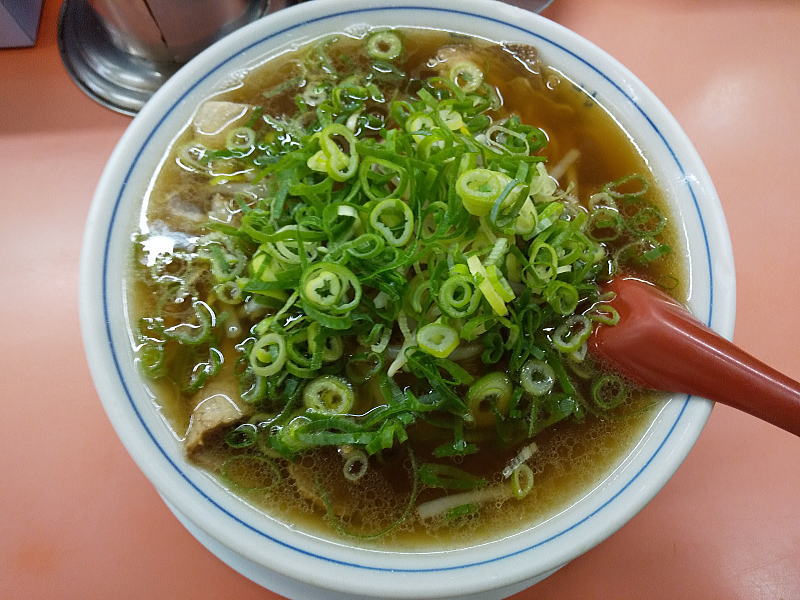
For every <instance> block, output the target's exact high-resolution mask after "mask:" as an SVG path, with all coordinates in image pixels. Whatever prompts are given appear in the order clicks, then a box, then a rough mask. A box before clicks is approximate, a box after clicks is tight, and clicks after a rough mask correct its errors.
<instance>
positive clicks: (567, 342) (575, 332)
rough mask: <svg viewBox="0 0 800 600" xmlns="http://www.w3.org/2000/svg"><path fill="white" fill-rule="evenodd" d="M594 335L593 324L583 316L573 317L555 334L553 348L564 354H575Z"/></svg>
mask: <svg viewBox="0 0 800 600" xmlns="http://www.w3.org/2000/svg"><path fill="white" fill-rule="evenodd" d="M591 333H592V322H591V321H590V320H589V319H588V318H587V317H585V316H583V315H572V316H571V317H568V318H567V319H566V320H565V321H564V322H563V323H561V325H559V326H558V327H556V330H555V331H554V332H553V346H554V347H555V349H556V350H558V351H559V352H561V353H562V354H569V353H570V352H575V351H576V350H577V349H578V348H579V347H580V345H581V344H583V343H584V342H585V341H586V340H587V339H589V336H590V335H591Z"/></svg>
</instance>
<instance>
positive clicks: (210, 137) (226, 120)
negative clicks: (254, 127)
mask: <svg viewBox="0 0 800 600" xmlns="http://www.w3.org/2000/svg"><path fill="white" fill-rule="evenodd" d="M252 110H253V107H252V106H251V105H249V104H242V103H240V102H228V101H224V100H208V101H206V102H204V103H203V104H202V106H200V108H199V109H197V113H196V114H195V116H194V119H193V120H192V127H193V128H194V132H195V134H196V135H195V139H197V141H199V142H200V143H202V144H203V145H205V146H206V147H207V148H215V149H220V148H224V147H225V139H226V137H227V135H228V131H229V130H230V129H232V128H234V127H241V126H242V125H244V124H245V123H247V121H248V120H249V118H250V116H251V113H252Z"/></svg>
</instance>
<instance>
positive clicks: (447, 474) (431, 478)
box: [417, 463, 486, 490]
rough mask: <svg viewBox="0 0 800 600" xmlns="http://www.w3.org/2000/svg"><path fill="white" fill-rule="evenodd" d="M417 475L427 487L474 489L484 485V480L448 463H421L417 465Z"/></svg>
mask: <svg viewBox="0 0 800 600" xmlns="http://www.w3.org/2000/svg"><path fill="white" fill-rule="evenodd" d="M417 477H419V480H420V482H421V483H423V484H424V485H427V486H428V487H435V488H444V489H447V490H474V489H475V488H479V487H483V486H485V485H486V480H485V479H483V478H481V477H476V476H475V475H472V474H470V473H467V472H466V471H463V470H461V469H459V468H457V467H451V466H450V465H440V464H436V463H423V464H421V465H420V466H419V470H418V471H417Z"/></svg>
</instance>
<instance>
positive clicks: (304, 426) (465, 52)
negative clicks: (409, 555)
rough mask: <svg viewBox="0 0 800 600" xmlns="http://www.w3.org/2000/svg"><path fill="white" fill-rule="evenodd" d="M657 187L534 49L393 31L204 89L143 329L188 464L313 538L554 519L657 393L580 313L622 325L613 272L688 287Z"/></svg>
mask: <svg viewBox="0 0 800 600" xmlns="http://www.w3.org/2000/svg"><path fill="white" fill-rule="evenodd" d="M397 44H399V46H398V45H397ZM473 96H474V98H473ZM465 98H466V99H465ZM481 102H485V103H486V106H485V107H483V108H481V106H479V105H480V103H481ZM423 106H424V108H421V107H423ZM392 130H397V132H396V133H391V131H392ZM437 135H438V136H439V137H436V136H437ZM304 146H307V147H309V148H310V150H309V151H308V153H307V154H306V155H303V161H299V162H297V164H295V163H288V162H286V158H285V156H286V155H288V154H290V153H292V152H294V153H302V152H303V151H304V150H303V149H304ZM465 155H466V156H467V158H464V156H465ZM535 156H540V157H542V159H543V160H542V162H538V161H539V159H535V158H531V157H535ZM365 157H371V158H369V159H367V158H365ZM470 157H472V158H470ZM282 160H283V161H284V162H280V161H282ZM368 160H371V161H372V163H371V166H370V167H369V168H367V167H365V166H364V164H365V162H367V161H368ZM275 165H280V168H276V167H275ZM287 165H291V168H289V167H287ZM431 165H434V166H433V167H431ZM511 165H513V166H511ZM538 165H542V167H539V166H538ZM412 170H413V176H412V175H410V172H411V171H412ZM479 176H480V177H484V178H485V179H484V180H482V183H480V185H478V184H475V185H474V186H473V187H472V188H465V187H464V186H468V184H469V182H468V181H467V180H469V179H470V177H472V178H473V179H475V178H476V177H479ZM448 177H449V179H448ZM404 178H406V179H414V181H413V182H411V181H408V180H406V179H404ZM652 179H653V175H652V173H651V172H650V170H649V168H648V165H647V162H646V160H645V158H644V157H643V156H642V154H641V152H640V151H639V150H638V148H637V147H636V145H635V144H634V142H633V141H632V140H631V139H630V137H629V136H628V135H627V133H626V132H625V131H624V130H623V129H622V128H621V127H620V126H619V124H618V123H617V122H616V121H615V120H614V119H613V118H612V117H611V116H610V114H609V113H608V112H607V111H606V109H605V108H604V107H602V106H601V105H600V104H599V103H598V101H597V100H596V99H595V98H594V97H592V95H591V94H590V93H588V92H587V91H586V90H583V89H581V88H580V87H579V86H578V85H576V83H575V82H572V81H570V80H569V79H568V77H567V76H566V75H564V74H562V73H560V72H558V71H556V70H554V69H552V68H550V67H548V66H547V65H545V64H544V63H543V62H542V61H541V60H540V59H539V57H538V54H537V52H536V50H535V49H534V48H532V47H529V46H519V45H500V44H493V43H489V42H486V41H483V40H479V39H474V38H468V37H465V36H462V35H458V34H453V33H449V32H442V31H429V30H425V31H422V30H396V31H394V30H393V31H378V32H371V33H370V34H368V35H367V36H366V37H364V38H354V37H351V36H348V35H344V34H340V35H338V36H335V38H326V39H325V40H318V41H315V42H313V43H311V44H309V45H308V46H306V47H304V48H301V49H299V50H297V51H295V52H290V53H287V54H285V55H282V56H280V57H278V58H275V59H272V60H270V61H269V62H267V63H265V64H263V65H260V66H258V67H255V68H253V69H252V70H250V71H249V72H248V73H247V74H246V76H244V77H243V79H242V80H241V82H240V83H238V84H237V85H235V86H233V87H231V89H228V90H226V91H224V92H223V93H220V94H218V95H216V96H214V97H213V98H210V99H208V100H207V101H206V102H205V103H204V104H203V105H202V106H201V107H199V109H198V111H197V114H196V117H195V119H194V121H193V123H192V124H191V125H190V126H189V127H188V128H187V130H186V131H185V132H183V133H182V134H181V135H180V136H179V137H178V138H177V139H176V141H175V143H174V145H173V147H172V148H171V149H169V150H168V156H167V159H166V160H165V161H164V162H163V165H162V167H161V169H160V171H159V173H157V174H156V176H155V179H154V185H153V188H152V191H151V193H150V194H149V196H148V197H147V198H146V201H145V203H144V204H143V209H142V219H141V223H142V226H141V229H140V230H139V231H138V232H137V233H136V234H135V235H134V252H133V256H134V260H133V263H134V264H133V267H132V271H131V277H130V288H131V297H132V300H133V302H132V303H131V306H132V309H131V330H132V337H133V338H134V340H135V344H136V349H137V352H138V360H139V362H140V365H141V367H142V370H143V372H144V373H145V375H147V376H148V381H149V385H150V386H151V389H152V390H153V396H154V401H155V402H156V403H157V404H158V406H159V407H160V409H161V410H162V412H163V414H164V416H165V418H166V420H167V421H168V422H169V424H170V426H171V427H172V429H173V430H174V432H175V434H176V436H177V438H179V439H180V440H181V442H182V443H183V444H184V445H185V447H186V451H187V455H188V457H189V458H190V460H192V461H193V462H195V463H196V464H198V465H199V466H201V467H203V468H205V469H206V470H207V471H208V472H209V473H210V474H211V475H213V476H214V477H216V478H217V479H218V480H219V481H220V482H221V483H222V484H223V485H225V486H227V487H228V488H229V489H230V490H231V491H232V492H233V493H235V494H237V495H238V496H240V497H241V498H242V499H244V500H245V501H247V502H248V503H250V504H252V505H254V506H256V507H258V508H259V509H261V510H263V511H264V512H265V513H267V514H269V515H271V516H273V517H275V518H277V519H279V520H281V521H283V522H285V523H287V524H290V525H291V526H293V527H297V528H300V529H302V530H305V531H309V532H313V533H315V534H318V535H323V536H328V537H339V538H343V539H346V540H347V541H349V542H351V543H357V544H362V545H365V546H370V547H378V548H391V549H409V550H411V549H436V548H447V547H463V546H468V545H471V544H477V543H481V542H483V541H486V540H488V539H492V538H496V537H500V536H503V535H507V534H509V533H512V532H514V531H518V530H520V529H522V528H524V527H528V526H532V525H534V524H536V523H537V522H541V521H542V520H544V519H546V518H547V517H548V516H550V515H552V514H554V513H555V512H557V511H558V510H560V509H563V508H564V507H566V506H568V505H569V503H570V502H572V501H574V500H576V499H577V498H578V497H580V495H581V494H582V493H584V492H586V491H587V490H589V489H591V487H592V486H593V485H596V484H598V483H599V482H600V481H601V480H602V479H603V477H604V476H605V475H606V474H607V473H608V472H609V470H610V469H612V468H613V467H614V466H615V465H616V464H618V462H619V461H620V460H621V459H622V458H623V457H624V456H625V454H626V452H628V451H629V450H630V449H631V448H632V447H633V445H634V444H635V443H636V441H637V440H638V439H639V438H640V436H641V435H642V433H643V431H644V428H645V427H646V425H647V424H648V423H649V422H650V421H651V419H652V418H653V416H654V414H655V413H656V411H657V410H658V407H659V406H660V396H659V395H658V394H657V393H656V392H652V391H646V390H641V389H637V388H635V387H634V386H632V385H630V384H629V383H627V382H624V381H622V380H620V379H619V378H617V377H616V376H614V375H613V374H610V373H607V372H606V371H605V370H604V369H603V368H602V366H601V365H597V364H594V362H593V361H592V358H591V356H585V335H584V334H585V333H586V332H585V331H582V330H581V328H585V327H587V326H588V327H592V326H598V325H597V323H607V322H613V311H611V312H610V311H609V310H608V309H607V308H606V305H605V304H604V302H605V301H608V300H609V299H608V298H605V297H603V296H602V295H601V291H600V290H599V287H598V285H599V284H601V283H602V282H603V281H604V280H607V279H608V278H609V277H610V276H611V275H612V274H614V273H616V274H619V273H624V274H633V275H635V276H638V277H641V278H643V279H646V280H648V281H650V282H653V283H654V284H656V285H659V286H661V287H662V288H664V289H667V290H668V291H669V292H670V293H671V294H672V295H673V296H675V297H676V298H678V299H679V300H683V299H684V293H685V292H684V287H683V281H684V276H683V268H684V267H683V262H682V252H681V251H680V246H679V242H678V240H677V236H676V233H675V230H674V227H673V225H672V223H671V222H670V219H669V216H668V211H667V206H666V203H665V201H664V199H663V197H662V196H661V193H660V191H659V190H658V188H657V187H656V186H655V185H653V184H654V183H655V182H653V181H652ZM556 181H557V183H558V185H557V186H556V185H555V183H556ZM459 185H462V187H459ZM425 186H427V187H425ZM448 186H449V187H448ZM492 186H494V187H495V188H497V190H498V191H496V192H491V188H492ZM536 186H539V187H538V188H537V187H536ZM548 186H549V187H548ZM551 188H552V189H551ZM421 189H427V190H428V193H431V194H432V193H433V192H434V191H437V190H438V192H437V193H439V192H441V194H442V196H441V198H444V200H443V201H442V203H441V204H442V206H439V205H436V206H431V202H430V201H429V200H427V199H426V198H422V199H420V198H418V197H416V198H415V197H414V193H415V190H416V191H419V190H421ZM465 189H466V191H464V190H465ZM442 190H444V191H442ZM537 190H538V191H537ZM492 193H494V197H490V198H489V200H488V201H486V200H485V197H486V196H487V195H489V196H491V194H492ZM482 202H483V203H484V204H481V203H482ZM331 204H333V205H334V206H335V210H327V212H326V206H328V205H331ZM555 205H559V206H558V207H556V206H555ZM529 207H533V208H532V210H533V211H534V213H535V215H533V216H530V214H529V213H525V212H524V211H526V210H531V209H530V208H529ZM262 209H263V215H264V220H263V222H262V221H258V220H257V219H256V217H255V216H254V215H255V212H257V211H259V210H262ZM259 214H261V213H259ZM526 214H527V215H528V217H526ZM454 215H455V216H454ZM289 217H291V218H289ZM526 218H528V221H525V219H526ZM448 219H449V220H448ZM548 219H549V221H548ZM343 222H344V224H342V223H343ZM534 222H535V223H534ZM253 223H255V224H256V225H253ZM287 223H290V224H289V225H287ZM448 223H449V225H448ZM532 223H534V224H532ZM442 224H445V225H442ZM448 227H451V228H452V229H453V230H456V229H458V228H461V230H460V233H458V234H452V233H451V232H450V230H447V228H448ZM569 228H572V229H569ZM286 232H288V233H286ZM332 232H333V233H332ZM365 236H366V237H365ZM437 236H438V237H437ZM569 236H574V238H575V239H579V240H585V241H582V242H581V243H582V244H584V246H583V247H578V248H577V249H575V244H573V245H572V246H570V244H569V239H571V238H569ZM354 240H355V241H354ZM376 240H377V241H376ZM425 240H431V241H429V242H426V241H425ZM503 240H505V241H503ZM537 240H538V241H537ZM563 240H567V241H566V242H564V241H563ZM356 242H358V243H356ZM348 244H349V246H348ZM370 244H375V245H378V246H380V247H381V248H382V249H379V251H378V252H377V253H376V254H375V255H374V257H377V258H363V257H364V256H367V255H369V253H370V252H373V251H374V248H371V247H370ZM537 244H538V246H537ZM545 246H546V248H545ZM434 247H435V248H434ZM542 248H544V250H542ZM551 249H552V252H551ZM540 251H541V253H540ZM348 252H349V254H348ZM548 253H551V254H548ZM571 253H577V254H576V255H579V258H577V259H576V258H574V257H572V258H570V256H571ZM495 255H496V256H495ZM551 255H552V257H554V258H553V260H554V261H555V262H553V264H552V265H550V264H549V263H546V261H547V260H550V258H548V257H550V256H551ZM542 256H544V258H541V257H542ZM342 257H344V258H342ZM370 260H371V261H372V262H369V261H370ZM393 261H394V262H393ZM542 261H545V262H542ZM365 264H367V265H369V268H366V267H364V271H363V273H362V272H358V271H357V269H356V267H358V266H359V265H365ZM315 265H323V266H319V267H315ZM334 265H339V266H334ZM385 265H388V267H386V272H385V273H384V272H383V271H382V269H383V268H384V266H385ZM551 267H552V270H549V269H550V268H551ZM315 268H316V269H317V270H316V271H315V270H314V269H315ZM537 269H538V270H537ZM578 271H582V272H585V274H586V275H585V278H584V279H577V276H576V275H575V274H576V273H577V272H578ZM295 272H296V273H297V275H296V278H295V279H294V280H293V279H291V274H292V273H295ZM356 272H358V273H359V275H358V276H356V275H354V273H356ZM384 275H385V278H384V279H381V277H384ZM353 277H355V279H353ZM537 278H538V279H537ZM570 278H572V279H570ZM446 282H450V283H447V285H445V283H446ZM554 282H561V283H560V284H559V285H556V284H555V283H554ZM448 285H449V286H451V287H452V289H453V290H454V291H452V293H451V294H450V295H449V296H447V295H446V293H445V292H442V290H443V289H445V290H447V289H450V288H448V287H447V286H448ZM487 285H488V287H487ZM458 286H461V287H458ZM437 288H438V289H437ZM567 288H571V289H567ZM573 289H574V290H577V291H576V292H575V293H576V294H578V292H579V293H580V296H579V297H577V296H576V298H577V299H576V300H575V302H574V306H571V307H569V308H571V309H570V310H566V308H565V306H564V305H565V304H570V302H571V300H570V298H571V296H570V294H572V291H573ZM443 294H444V295H443ZM559 294H560V295H559ZM473 297H474V298H476V300H475V301H474V302H473V301H472V300H471V298H473ZM334 298H335V299H334ZM443 298H444V299H443ZM498 298H499V300H498ZM333 303H338V304H333ZM331 306H333V308H330V307H331ZM352 306H355V308H352ZM469 311H472V312H469ZM504 311H505V312H504ZM570 319H572V320H571V321H570ZM537 320H538V327H537V324H536V321H537ZM309 323H310V324H309ZM314 323H316V325H315V324H314ZM587 323H588V325H587ZM603 326H613V325H609V324H606V325H603ZM526 327H533V328H534V331H527V330H526ZM297 331H300V332H302V334H301V335H299V337H298V334H297ZM452 337H454V341H452V343H451V340H450V338H452ZM301 338H302V339H301ZM578 338H582V339H578ZM576 339H578V342H577V343H576V342H575V340H576ZM287 345H288V350H287ZM573 346H574V347H573ZM287 356H288V358H287ZM279 363H280V365H279ZM276 365H277V367H276ZM259 373H261V374H259ZM487 390H488V391H487ZM451 394H452V396H451ZM379 417H380V418H379ZM373 421H374V423H373ZM437 502H438V504H437Z"/></svg>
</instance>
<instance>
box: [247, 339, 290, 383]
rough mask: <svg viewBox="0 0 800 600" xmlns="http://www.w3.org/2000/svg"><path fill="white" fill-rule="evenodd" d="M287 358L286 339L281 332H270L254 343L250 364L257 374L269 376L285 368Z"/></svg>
mask: <svg viewBox="0 0 800 600" xmlns="http://www.w3.org/2000/svg"><path fill="white" fill-rule="evenodd" d="M286 358H287V353H286V339H285V338H284V337H283V336H282V335H280V334H279V333H268V334H266V335H264V336H262V337H260V338H259V339H258V341H256V343H255V344H254V345H253V349H252V350H251V351H250V366H251V367H252V368H253V373H255V374H256V375H258V376H260V377H269V376H270V375H274V374H275V373H277V372H278V371H280V370H281V369H282V368H283V365H285V364H286Z"/></svg>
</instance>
